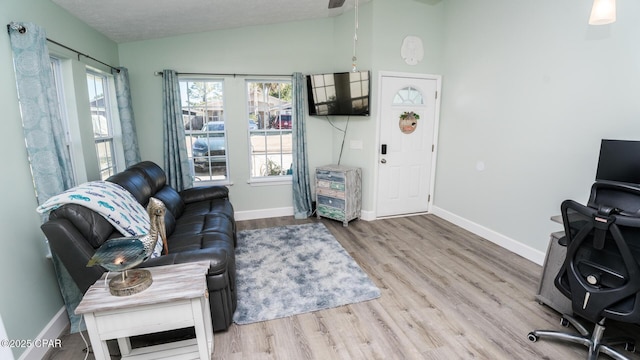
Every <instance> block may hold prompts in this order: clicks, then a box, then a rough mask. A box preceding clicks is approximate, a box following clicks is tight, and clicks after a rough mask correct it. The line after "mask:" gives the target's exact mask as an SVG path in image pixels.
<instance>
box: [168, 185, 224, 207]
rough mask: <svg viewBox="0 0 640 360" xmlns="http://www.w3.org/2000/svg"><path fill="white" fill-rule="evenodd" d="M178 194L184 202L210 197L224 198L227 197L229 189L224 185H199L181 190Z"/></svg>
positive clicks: (208, 198) (209, 198)
mask: <svg viewBox="0 0 640 360" xmlns="http://www.w3.org/2000/svg"><path fill="white" fill-rule="evenodd" d="M180 196H181V197H182V200H183V201H184V203H185V204H189V203H194V202H198V201H204V200H211V199H225V198H228V197H229V189H228V188H227V187H226V186H199V187H194V188H191V189H185V190H182V191H181V192H180Z"/></svg>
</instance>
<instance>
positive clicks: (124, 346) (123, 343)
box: [118, 337, 131, 356]
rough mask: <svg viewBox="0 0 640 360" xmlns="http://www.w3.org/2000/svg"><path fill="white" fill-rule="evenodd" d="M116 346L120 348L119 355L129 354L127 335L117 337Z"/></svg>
mask: <svg viewBox="0 0 640 360" xmlns="http://www.w3.org/2000/svg"><path fill="white" fill-rule="evenodd" d="M118 347H119V348H120V355H122V356H125V355H129V354H131V340H130V339H129V338H128V337H125V338H118Z"/></svg>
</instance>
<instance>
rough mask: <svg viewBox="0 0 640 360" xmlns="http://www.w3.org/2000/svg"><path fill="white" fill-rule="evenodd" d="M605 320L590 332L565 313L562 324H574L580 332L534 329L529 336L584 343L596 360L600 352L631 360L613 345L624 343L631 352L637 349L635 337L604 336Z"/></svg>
mask: <svg viewBox="0 0 640 360" xmlns="http://www.w3.org/2000/svg"><path fill="white" fill-rule="evenodd" d="M604 321H605V319H604V318H603V319H602V320H600V321H599V322H598V323H596V324H595V327H594V329H593V332H590V331H589V330H587V328H585V327H584V326H583V325H582V324H581V323H580V322H578V320H576V319H575V318H574V317H572V316H569V315H563V317H562V319H561V321H560V324H561V325H562V326H569V324H571V325H573V327H574V328H575V329H576V330H578V332H579V333H580V334H579V335H578V334H571V333H565V332H561V331H552V330H534V331H532V332H530V333H529V335H528V336H527V337H528V338H529V340H531V341H533V342H536V341H537V340H538V339H540V338H542V339H544V338H547V339H553V340H559V341H566V342H571V343H575V344H582V345H584V346H586V347H587V348H588V349H589V354H588V356H587V359H588V360H596V359H598V355H599V354H600V353H602V354H606V355H609V356H610V357H611V358H613V359H617V360H630V358H628V357H626V356H625V355H624V354H623V353H621V352H619V351H618V350H616V349H614V348H613V347H612V346H614V345H624V349H625V350H627V351H630V352H634V351H635V344H634V341H633V339H630V338H611V339H607V338H604V330H605V326H604Z"/></svg>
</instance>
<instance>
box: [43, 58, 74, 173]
mask: <svg viewBox="0 0 640 360" xmlns="http://www.w3.org/2000/svg"><path fill="white" fill-rule="evenodd" d="M49 60H50V64H51V74H52V75H53V87H54V88H55V91H56V94H57V96H58V113H59V115H60V120H61V123H62V127H63V130H64V135H65V137H64V141H65V144H66V147H67V154H68V155H69V159H73V154H72V150H71V135H70V134H69V117H68V116H67V108H66V107H65V106H64V104H65V101H64V100H65V97H64V84H63V82H62V66H61V64H60V59H58V58H56V57H53V56H51V57H49ZM70 166H71V169H72V172H73V174H74V177H75V167H74V166H73V161H72V162H71V164H70ZM74 180H75V179H74Z"/></svg>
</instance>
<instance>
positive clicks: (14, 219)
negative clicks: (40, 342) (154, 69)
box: [0, 0, 118, 358]
mask: <svg viewBox="0 0 640 360" xmlns="http://www.w3.org/2000/svg"><path fill="white" fill-rule="evenodd" d="M11 21H27V22H33V23H36V24H38V25H40V26H42V27H44V28H45V29H46V31H47V36H48V37H49V38H51V39H54V40H58V41H60V42H62V43H64V44H66V45H68V46H70V47H72V48H76V49H78V50H81V51H83V52H85V53H88V54H90V55H92V56H93V57H96V58H98V59H101V60H102V61H105V62H110V63H114V64H117V61H118V51H117V46H116V44H115V43H113V42H111V41H110V40H108V39H106V38H105V37H104V36H102V35H100V34H98V33H96V32H95V31H94V30H92V29H89V28H88V27H87V26H86V25H85V24H83V23H82V22H80V21H79V20H77V19H75V18H74V17H72V16H70V15H69V14H68V13H67V12H66V11H64V10H62V9H61V8H59V7H58V6H57V5H54V4H53V3H52V2H51V1H50V0H4V1H2V2H0V24H1V25H2V26H3V29H5V28H4V26H5V25H6V24H8V23H9V22H11ZM2 34H3V35H1V36H0V79H2V84H3V85H2V86H1V87H0V109H2V122H3V123H2V131H1V132H0V151H1V152H2V154H5V156H3V166H2V176H1V177H0V188H2V189H4V191H3V199H2V200H3V201H2V203H3V204H4V205H3V206H1V207H0V228H1V229H2V236H1V237H0V249H1V251H0V273H1V274H3V275H2V276H1V277H0V288H1V289H2V291H1V295H0V316H1V317H2V321H3V322H4V326H5V328H6V331H7V335H8V337H9V338H12V339H34V338H36V336H37V335H38V333H40V332H41V331H42V330H43V328H44V327H45V326H46V325H47V323H48V322H49V321H50V320H51V319H52V318H53V316H54V315H55V314H56V312H58V310H60V309H61V308H62V306H63V304H62V300H61V297H60V293H59V291H58V285H57V282H56V279H55V276H54V273H53V268H52V265H51V261H50V260H48V259H46V258H45V255H46V247H45V245H44V236H43V234H42V232H41V231H40V227H39V226H40V217H39V215H38V214H37V213H36V211H35V208H36V206H37V204H36V199H35V196H34V192H33V185H32V180H31V174H30V172H29V166H28V160H27V154H26V150H25V147H24V140H23V139H24V137H23V133H22V127H21V118H20V109H19V107H18V100H17V90H16V88H15V85H13V84H15V77H14V73H13V60H12V56H11V47H10V44H9V36H8V35H7V32H6V31H3V33H2ZM23 351H24V349H14V350H13V353H14V355H15V356H16V358H17V357H18V356H19V355H20V354H21V353H22V352H23Z"/></svg>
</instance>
